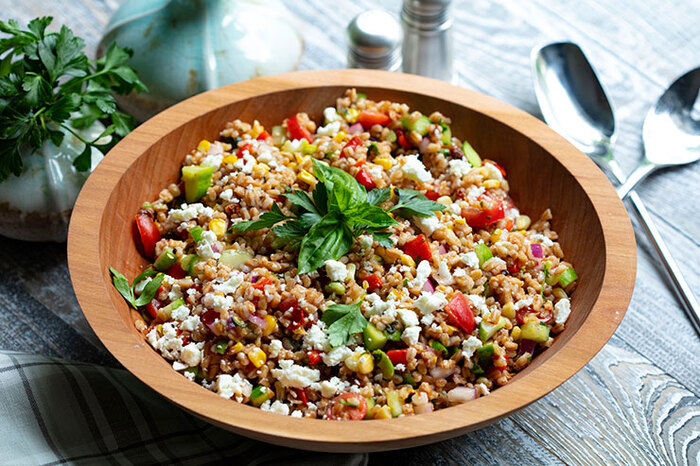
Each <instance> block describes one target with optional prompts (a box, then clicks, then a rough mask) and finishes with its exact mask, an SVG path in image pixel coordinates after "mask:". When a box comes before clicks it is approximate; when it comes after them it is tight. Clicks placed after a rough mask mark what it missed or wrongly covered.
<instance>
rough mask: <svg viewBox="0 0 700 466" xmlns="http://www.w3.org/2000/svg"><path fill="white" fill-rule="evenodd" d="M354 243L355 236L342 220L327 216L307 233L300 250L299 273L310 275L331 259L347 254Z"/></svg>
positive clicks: (330, 214) (330, 215) (331, 215)
mask: <svg viewBox="0 0 700 466" xmlns="http://www.w3.org/2000/svg"><path fill="white" fill-rule="evenodd" d="M352 243H353V234H352V232H351V231H350V229H348V227H347V226H346V225H344V224H343V222H342V220H341V219H340V218H339V217H338V216H335V215H333V214H332V213H329V214H327V215H326V216H325V217H323V218H322V219H321V221H320V222H318V223H317V224H316V225H314V226H313V227H311V229H310V230H309V231H308V233H306V235H305V236H304V239H303V240H302V242H301V248H300V250H299V265H298V267H299V273H300V274H302V273H309V272H311V271H312V270H316V269H317V268H319V267H321V266H322V265H323V264H325V262H326V261H327V260H329V259H338V258H340V257H341V256H343V255H344V254H346V253H347V252H348V251H349V250H350V247H351V246H352Z"/></svg>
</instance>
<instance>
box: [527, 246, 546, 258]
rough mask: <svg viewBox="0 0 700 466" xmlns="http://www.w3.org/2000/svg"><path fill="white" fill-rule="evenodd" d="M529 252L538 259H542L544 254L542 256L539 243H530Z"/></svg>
mask: <svg viewBox="0 0 700 466" xmlns="http://www.w3.org/2000/svg"><path fill="white" fill-rule="evenodd" d="M530 250H531V251H532V256H533V257H536V258H538V259H542V258H543V257H544V254H542V245H541V244H539V243H532V244H531V245H530Z"/></svg>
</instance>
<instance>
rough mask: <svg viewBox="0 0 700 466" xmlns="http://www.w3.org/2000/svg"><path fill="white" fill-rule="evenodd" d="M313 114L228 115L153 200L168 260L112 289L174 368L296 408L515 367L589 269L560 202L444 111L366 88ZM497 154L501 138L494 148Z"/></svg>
mask: <svg viewBox="0 0 700 466" xmlns="http://www.w3.org/2000/svg"><path fill="white" fill-rule="evenodd" d="M322 119H323V121H322V122H319V123H317V122H315V121H313V120H312V119H310V118H309V116H308V115H307V114H306V113H298V114H296V115H291V116H290V117H289V118H287V119H286V120H284V121H283V122H281V124H280V125H279V126H273V127H271V128H265V127H263V126H262V125H261V124H260V123H259V122H258V121H254V122H252V124H250V123H246V122H243V121H240V120H235V121H233V122H231V123H228V124H227V125H226V127H225V129H224V130H223V131H221V133H220V137H219V138H218V140H217V141H206V140H203V141H201V142H200V143H199V145H198V146H197V148H196V149H194V150H193V151H192V152H191V153H189V154H188V155H187V156H186V157H185V160H184V163H183V166H182V176H181V180H180V182H179V184H172V185H170V186H168V187H167V188H166V189H164V190H162V191H161V192H160V195H159V196H158V199H156V200H155V201H153V202H151V203H145V204H143V206H142V208H141V210H140V211H139V212H138V214H137V215H136V219H135V223H134V230H133V231H134V237H135V240H136V243H137V247H138V248H139V250H140V251H141V253H142V254H143V255H144V256H146V257H148V258H150V259H151V261H152V265H151V266H150V267H149V268H147V269H146V270H144V271H143V272H142V273H141V274H140V275H139V276H137V277H136V278H135V279H134V280H133V282H132V283H131V284H130V283H129V282H128V280H127V279H126V278H125V277H124V276H123V275H121V274H120V273H119V272H117V271H116V270H114V269H111V268H110V271H111V273H112V277H113V281H114V284H115V286H116V288H117V289H118V290H119V292H120V293H121V294H122V295H123V296H124V298H125V299H126V300H127V301H128V302H129V303H130V304H131V305H132V306H133V307H134V308H135V309H138V310H139V311H140V315H141V318H139V319H137V320H136V322H135V325H136V327H137V329H138V330H139V331H141V332H142V333H143V334H144V335H145V338H146V340H147V341H148V342H149V343H150V344H151V345H152V346H153V348H155V349H156V351H158V352H159V353H160V354H161V355H162V356H163V357H164V358H166V359H167V360H170V361H172V366H173V369H174V370H176V371H178V372H180V373H182V374H183V375H184V376H185V377H187V378H188V379H190V380H192V381H194V382H196V383H198V384H201V385H202V386H203V387H205V388H207V389H209V390H211V391H214V392H216V393H217V394H219V395H220V396H222V397H225V398H230V399H233V400H235V401H238V402H240V403H246V404H249V405H252V406H256V407H259V408H260V409H262V410H265V411H272V412H275V413H279V414H283V415H291V416H293V417H312V418H323V419H349V420H360V419H385V418H391V417H398V416H403V415H410V414H420V413H428V412H431V411H433V410H436V409H440V408H445V407H448V406H452V405H455V404H459V403H464V402H467V401H470V400H473V399H476V398H478V397H481V396H485V395H488V394H489V391H490V390H491V389H493V388H494V387H497V386H501V385H505V384H506V383H508V381H509V380H510V379H511V378H512V377H513V375H514V374H515V373H517V372H518V371H520V370H522V369H524V368H525V367H527V366H528V364H529V363H530V361H531V359H532V357H533V356H534V355H536V354H537V353H539V352H541V351H543V350H545V349H546V348H547V347H548V346H550V345H551V343H552V339H553V335H556V334H558V333H560V332H561V331H562V330H563V329H564V327H565V323H566V320H567V318H568V317H569V313H570V302H569V296H570V295H571V293H572V292H573V291H574V288H575V287H576V284H577V278H578V277H577V275H576V272H575V271H574V269H573V268H572V266H571V264H569V263H568V262H566V261H564V259H563V252H562V249H561V246H560V245H559V243H557V241H556V240H557V234H556V232H554V231H552V230H551V229H550V219H551V213H550V211H549V210H546V211H545V212H544V213H542V214H541V215H540V217H539V218H538V219H536V220H534V221H532V220H531V219H530V217H528V216H527V215H524V214H522V213H521V212H520V211H519V210H518V208H517V207H516V206H515V204H514V203H513V201H512V200H511V198H510V197H509V195H508V191H509V186H508V181H507V180H506V172H505V170H504V168H502V167H501V166H499V165H498V164H497V163H496V162H494V161H492V160H488V159H483V160H482V159H481V157H480V156H479V155H478V154H477V153H476V151H475V150H474V149H473V148H472V147H471V146H470V145H469V143H468V142H466V141H464V142H463V141H460V140H459V139H457V138H455V137H453V136H452V134H451V129H450V126H451V125H452V124H453V123H454V124H456V125H458V124H459V122H452V121H451V120H450V118H449V117H448V116H446V115H441V114H440V113H438V112H434V113H432V114H430V115H425V114H422V113H420V112H418V111H411V109H409V108H408V106H407V105H405V104H401V103H394V102H389V101H378V102H377V101H373V100H370V99H369V98H368V97H367V96H366V95H364V94H360V93H357V92H356V91H355V90H354V89H350V90H348V91H346V93H345V95H344V96H342V97H340V98H338V99H337V102H336V105H335V106H332V107H328V108H326V109H325V110H324V111H323V118H322ZM494 155H497V154H494Z"/></svg>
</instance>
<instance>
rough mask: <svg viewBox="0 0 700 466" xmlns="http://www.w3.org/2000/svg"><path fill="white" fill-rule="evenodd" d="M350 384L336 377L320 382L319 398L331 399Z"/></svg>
mask: <svg viewBox="0 0 700 466" xmlns="http://www.w3.org/2000/svg"><path fill="white" fill-rule="evenodd" d="M349 386H350V384H349V383H348V382H344V381H342V380H340V379H339V378H338V377H331V379H330V380H324V381H323V382H321V396H323V397H324V398H332V397H333V396H335V394H336V393H338V392H342V391H344V390H345V389H346V388H347V387H349Z"/></svg>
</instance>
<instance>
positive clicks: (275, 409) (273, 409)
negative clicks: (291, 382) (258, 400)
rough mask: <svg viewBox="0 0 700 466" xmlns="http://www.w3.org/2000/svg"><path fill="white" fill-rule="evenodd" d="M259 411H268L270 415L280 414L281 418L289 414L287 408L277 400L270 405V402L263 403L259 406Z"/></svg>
mask: <svg viewBox="0 0 700 466" xmlns="http://www.w3.org/2000/svg"><path fill="white" fill-rule="evenodd" d="M260 409H262V410H263V411H268V412H270V413H275V414H281V415H283V416H286V415H288V414H289V406H287V405H286V404H284V403H282V402H281V401H279V400H275V402H274V403H272V404H270V400H267V401H266V402H265V403H263V404H262V405H260Z"/></svg>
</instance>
